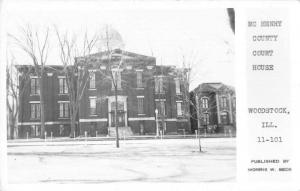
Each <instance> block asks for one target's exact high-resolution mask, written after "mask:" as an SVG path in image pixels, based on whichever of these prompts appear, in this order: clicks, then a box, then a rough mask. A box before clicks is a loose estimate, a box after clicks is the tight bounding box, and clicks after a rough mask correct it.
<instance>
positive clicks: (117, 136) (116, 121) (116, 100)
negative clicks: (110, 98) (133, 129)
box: [115, 86, 120, 148]
mask: <svg viewBox="0 0 300 191" xmlns="http://www.w3.org/2000/svg"><path fill="white" fill-rule="evenodd" d="M117 89H118V88H117V86H116V87H115V102H116V105H115V126H116V147H117V148H119V147H120V144H119V127H118V120H117V112H118V94H117V93H118V92H117Z"/></svg>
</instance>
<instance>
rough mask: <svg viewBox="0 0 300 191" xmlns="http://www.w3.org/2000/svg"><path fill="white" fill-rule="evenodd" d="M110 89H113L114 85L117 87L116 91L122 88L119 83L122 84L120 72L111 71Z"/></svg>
mask: <svg viewBox="0 0 300 191" xmlns="http://www.w3.org/2000/svg"><path fill="white" fill-rule="evenodd" d="M112 77H113V79H112V89H115V85H116V86H117V89H121V88H122V86H121V82H122V79H121V72H120V71H117V70H115V71H112Z"/></svg>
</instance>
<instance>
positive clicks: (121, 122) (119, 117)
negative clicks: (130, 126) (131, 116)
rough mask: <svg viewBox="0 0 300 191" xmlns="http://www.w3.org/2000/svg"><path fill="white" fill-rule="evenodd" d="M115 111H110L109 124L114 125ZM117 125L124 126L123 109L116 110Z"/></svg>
mask: <svg viewBox="0 0 300 191" xmlns="http://www.w3.org/2000/svg"><path fill="white" fill-rule="evenodd" d="M115 122H116V121H115V112H114V111H112V112H111V126H112V127H115V126H116V124H115ZM117 125H118V126H119V127H124V126H125V115H124V111H118V112H117Z"/></svg>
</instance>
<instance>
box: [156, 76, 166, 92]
mask: <svg viewBox="0 0 300 191" xmlns="http://www.w3.org/2000/svg"><path fill="white" fill-rule="evenodd" d="M155 93H164V79H163V77H162V76H158V77H156V78H155Z"/></svg>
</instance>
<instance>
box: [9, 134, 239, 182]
mask: <svg viewBox="0 0 300 191" xmlns="http://www.w3.org/2000/svg"><path fill="white" fill-rule="evenodd" d="M201 144H202V147H203V148H202V149H203V150H204V152H202V153H200V152H199V151H198V149H199V147H198V140H197V139H164V140H125V141H123V140H122V141H121V142H120V148H115V142H114V141H93V142H81V143H80V144H64V143H59V144H50V143H43V142H42V143H39V144H36V145H22V146H21V145H13V144H11V145H9V146H8V181H9V183H39V182H50V183H102V182H105V183H109V182H127V181H130V182H136V181H141V182H218V181H235V176H236V143H235V139H234V138H209V139H202V140H201Z"/></svg>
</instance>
